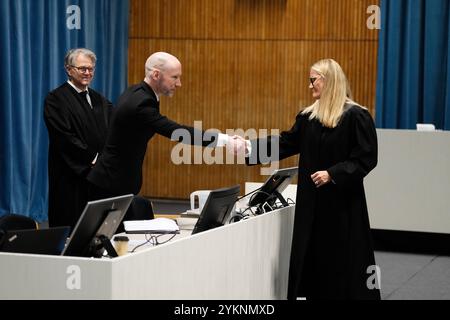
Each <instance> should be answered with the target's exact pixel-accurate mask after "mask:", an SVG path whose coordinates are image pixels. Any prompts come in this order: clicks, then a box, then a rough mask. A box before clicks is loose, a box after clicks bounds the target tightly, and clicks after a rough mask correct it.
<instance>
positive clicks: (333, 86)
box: [302, 59, 361, 128]
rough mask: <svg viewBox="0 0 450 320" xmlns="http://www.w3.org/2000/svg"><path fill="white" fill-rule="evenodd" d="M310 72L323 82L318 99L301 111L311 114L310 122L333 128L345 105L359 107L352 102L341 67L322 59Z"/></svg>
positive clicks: (332, 61)
mask: <svg viewBox="0 0 450 320" xmlns="http://www.w3.org/2000/svg"><path fill="white" fill-rule="evenodd" d="M311 70H314V71H316V72H317V73H318V74H319V75H320V76H321V77H322V78H323V81H324V86H323V90H322V92H321V94H320V99H318V100H316V102H314V103H313V104H312V105H310V106H309V107H307V108H306V109H305V110H303V111H302V114H306V113H311V114H310V116H309V119H310V120H313V119H317V120H319V121H320V123H322V124H323V125H324V126H325V127H328V128H335V127H336V126H337V125H338V123H339V120H340V118H341V116H342V114H343V113H344V105H345V104H346V103H350V104H354V105H357V106H359V107H361V106H360V105H359V104H358V103H356V102H354V101H353V100H352V92H351V89H350V85H349V83H348V80H347V77H346V76H345V74H344V71H343V70H342V68H341V66H340V65H339V64H338V63H337V62H336V61H334V60H333V59H323V60H319V61H318V62H316V63H315V64H314V65H313V66H312V67H311Z"/></svg>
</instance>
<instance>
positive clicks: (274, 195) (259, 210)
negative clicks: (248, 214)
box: [256, 190, 289, 215]
mask: <svg viewBox="0 0 450 320" xmlns="http://www.w3.org/2000/svg"><path fill="white" fill-rule="evenodd" d="M274 198H278V199H279V200H280V202H281V206H282V207H289V204H288V203H287V201H286V199H284V197H283V196H282V195H281V193H279V192H278V191H276V190H275V191H274V192H273V193H272V196H270V197H269V198H268V199H267V200H266V202H264V203H263V204H260V205H258V207H257V208H256V214H257V215H260V214H263V213H264V212H265V211H264V209H263V207H264V205H265V204H266V203H267V202H269V201H271V200H273V199H274ZM273 202H274V203H275V201H273Z"/></svg>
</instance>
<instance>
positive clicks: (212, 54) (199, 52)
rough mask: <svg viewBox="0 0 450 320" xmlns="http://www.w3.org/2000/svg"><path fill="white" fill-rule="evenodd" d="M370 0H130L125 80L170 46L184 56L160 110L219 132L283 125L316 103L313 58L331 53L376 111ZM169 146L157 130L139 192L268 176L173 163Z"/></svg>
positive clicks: (162, 193)
mask: <svg viewBox="0 0 450 320" xmlns="http://www.w3.org/2000/svg"><path fill="white" fill-rule="evenodd" d="M371 4H377V1H372V0H367V1H366V0H364V1H363V0H341V1H327V0H316V1H310V0H304V1H287V0H286V1H283V0H221V1H206V0H190V1H183V0H179V1H175V0H172V1H168V0H166V1H164V0H159V1H158V0H153V1H144V0H132V1H131V18H130V40H129V82H130V83H136V82H138V81H141V80H142V79H143V77H144V62H145V60H146V59H147V57H148V55H149V54H151V53H152V52H155V51H167V52H170V53H172V54H174V55H175V56H177V57H178V58H179V59H180V61H181V63H182V65H183V76H182V88H180V89H179V90H178V91H177V92H176V94H175V96H174V97H173V98H166V97H163V98H162V101H161V112H162V113H163V114H165V115H167V116H168V117H170V118H172V119H173V120H175V121H178V122H180V123H184V124H188V125H193V123H194V121H196V120H201V121H202V125H203V129H208V128H216V129H219V130H220V131H222V132H225V131H226V130H227V129H234V128H242V129H244V130H246V129H249V128H254V129H256V130H259V129H268V130H270V129H280V130H286V129H289V128H290V126H291V125H292V123H293V121H294V119H295V115H296V114H297V113H298V111H299V110H300V109H301V108H303V107H305V106H308V105H310V104H311V103H312V102H313V100H312V98H311V95H310V92H309V89H308V76H309V68H310V66H311V64H312V63H314V62H315V61H317V60H319V59H321V58H325V57H331V58H334V59H335V60H337V61H338V62H339V63H340V64H341V65H342V67H343V69H344V70H345V71H346V74H347V76H348V78H349V81H350V83H351V85H352V89H353V93H354V96H355V100H356V101H358V102H360V103H362V104H364V105H366V106H368V108H369V109H370V110H371V112H372V113H373V111H374V104H375V81H376V65H377V64H376V60H377V37H378V33H377V31H373V30H368V29H367V28H366V19H367V17H368V14H367V13H366V9H367V6H369V5H371ZM175 145H176V144H175V143H174V142H171V141H169V140H168V139H165V138H161V137H158V138H154V139H153V140H152V142H151V143H150V144H149V147H148V151H147V157H146V159H145V166H144V185H143V188H142V192H141V193H142V194H144V195H146V196H151V197H165V198H187V197H188V196H189V193H190V192H191V191H193V190H197V189H215V188H220V187H224V186H231V185H234V184H237V183H240V184H241V185H242V186H243V183H244V182H245V181H264V180H265V179H266V178H267V177H265V176H261V175H260V167H259V166H257V167H250V168H249V167H246V166H245V165H225V164H213V165H206V164H198V165H174V164H173V163H172V161H171V158H170V155H171V150H172V148H173V147H174V146H175ZM201 151H202V150H201V149H200V152H201ZM224 156H225V152H224ZM296 161H297V158H292V159H287V160H284V161H282V162H281V164H280V166H281V167H287V166H294V165H295V164H296Z"/></svg>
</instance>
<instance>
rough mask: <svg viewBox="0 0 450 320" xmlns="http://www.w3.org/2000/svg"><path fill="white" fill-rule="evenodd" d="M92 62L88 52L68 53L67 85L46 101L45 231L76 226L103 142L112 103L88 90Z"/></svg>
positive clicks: (92, 69) (82, 50)
mask: <svg viewBox="0 0 450 320" xmlns="http://www.w3.org/2000/svg"><path fill="white" fill-rule="evenodd" d="M95 63H96V56H95V54H94V53H93V52H92V51H90V50H88V49H84V48H79V49H72V50H70V51H69V52H68V53H67V54H66V57H65V59H64V67H65V69H66V72H67V75H68V80H67V82H65V83H63V84H62V85H61V86H59V87H58V88H56V89H55V90H53V91H51V92H50V93H49V94H48V95H47V97H46V99H45V107H44V119H45V124H46V126H47V130H48V135H49V152H48V178H49V201H48V219H49V225H50V227H55V226H71V227H72V229H73V227H74V226H75V224H76V222H77V221H78V218H79V217H80V215H81V213H82V211H83V208H84V207H85V205H86V203H87V200H88V187H87V186H88V185H87V180H86V176H87V174H88V173H89V171H90V170H91V168H92V167H93V166H94V164H95V163H96V160H97V158H98V156H99V154H100V152H101V150H102V148H103V145H104V143H105V140H106V133H107V127H108V122H109V117H110V113H111V110H112V104H111V102H109V101H108V100H107V99H106V98H105V97H103V96H102V95H101V94H100V93H98V92H96V91H95V90H93V89H91V88H89V84H90V83H91V82H92V79H93V77H94V71H95Z"/></svg>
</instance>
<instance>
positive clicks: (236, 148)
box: [226, 135, 251, 156]
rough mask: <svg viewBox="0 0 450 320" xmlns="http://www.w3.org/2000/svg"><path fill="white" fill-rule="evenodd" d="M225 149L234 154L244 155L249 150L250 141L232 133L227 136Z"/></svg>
mask: <svg viewBox="0 0 450 320" xmlns="http://www.w3.org/2000/svg"><path fill="white" fill-rule="evenodd" d="M226 147H227V151H228V152H229V153H231V154H233V155H235V156H237V155H245V156H247V155H248V154H249V153H250V152H251V150H250V141H249V140H245V139H244V138H243V137H241V136H238V135H234V136H228V142H227V144H226Z"/></svg>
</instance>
